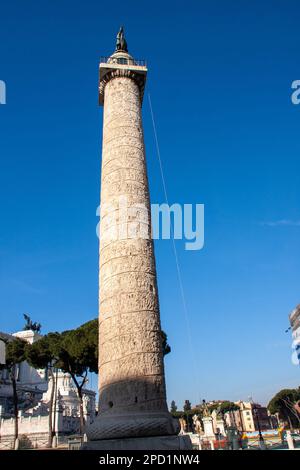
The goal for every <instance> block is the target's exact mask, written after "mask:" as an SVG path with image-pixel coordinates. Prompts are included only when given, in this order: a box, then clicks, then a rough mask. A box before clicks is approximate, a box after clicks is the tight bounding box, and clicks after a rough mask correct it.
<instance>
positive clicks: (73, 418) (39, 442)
mask: <svg viewBox="0 0 300 470" xmlns="http://www.w3.org/2000/svg"><path fill="white" fill-rule="evenodd" d="M14 337H18V338H22V339H23V340H25V341H27V342H29V343H31V344H32V343H33V342H35V341H37V340H38V339H39V338H41V335H40V334H38V333H36V332H34V331H32V330H25V331H20V332H17V333H14V334H13V335H8V334H6V333H1V332H0V363H1V364H5V346H6V343H7V341H13V340H14ZM55 378H56V387H55V399H54V406H53V422H54V424H55V433H56V435H57V436H60V437H63V436H67V435H70V434H75V433H78V431H79V422H80V407H79V399H78V396H77V391H76V387H75V385H74V383H73V380H72V378H71V376H70V375H69V374H66V373H64V372H61V371H57V372H56V373H55ZM51 388H52V383H51V377H50V378H49V377H48V374H47V370H46V369H34V368H33V367H31V366H30V365H29V364H28V363H27V362H26V361H24V362H22V363H21V364H19V365H18V366H17V392H18V399H19V419H18V423H19V436H20V437H21V436H26V439H27V440H28V442H29V443H31V445H32V447H43V446H46V445H47V436H48V423H49V401H50V392H51ZM95 395H96V394H95V392H94V391H93V390H88V389H87V388H84V389H83V411H84V419H85V422H86V423H88V424H89V423H91V422H92V421H93V420H94V417H95ZM13 434H14V413H13V389H12V382H11V379H10V376H9V371H8V370H7V369H5V368H3V369H0V449H7V448H10V445H11V443H12V442H13Z"/></svg>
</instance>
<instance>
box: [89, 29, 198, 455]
mask: <svg viewBox="0 0 300 470" xmlns="http://www.w3.org/2000/svg"><path fill="white" fill-rule="evenodd" d="M146 74H147V68H146V66H145V64H144V63H141V62H139V61H136V60H134V59H133V57H132V56H131V55H129V53H128V50H127V44H126V40H125V37H124V33H123V28H121V29H120V31H119V33H118V36H117V46H116V51H115V52H114V53H113V54H112V55H111V56H110V57H109V58H108V59H103V60H102V61H101V62H100V83H99V102H100V104H101V105H103V107H104V117H103V148H102V176H101V216H100V281H99V282H100V295H99V415H98V417H97V419H96V421H95V422H94V423H93V424H92V425H91V426H90V427H89V428H88V429H87V437H88V442H87V443H86V444H85V445H84V447H83V448H84V449H158V450H159V449H179V448H189V441H188V440H187V439H183V438H182V437H179V436H178V435H177V434H178V431H179V429H178V424H177V421H175V420H174V419H173V418H172V416H171V415H170V414H169V412H168V409H167V404H166V390H165V377H164V364H163V354H162V338H161V327H160V317H159V302H158V292H157V281H156V269H155V257H154V249H153V242H152V240H151V233H150V232H151V230H150V226H151V223H150V200H149V189H148V181H147V171H146V161H145V149H144V139H143V128H142V115H141V106H142V100H143V92H144V86H145V81H146Z"/></svg>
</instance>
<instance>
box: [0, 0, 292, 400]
mask: <svg viewBox="0 0 300 470" xmlns="http://www.w3.org/2000/svg"><path fill="white" fill-rule="evenodd" d="M299 14H300V5H299V2H297V1H292V0H291V1H283V0H282V1H258V0H257V1H233V0H231V1H230V0H218V1H216V0H206V1H196V0H194V1H192V0H186V1H184V2H183V1H174V0H173V1H163V2H161V1H160V2H158V1H152V2H146V1H141V0H139V1H137V0H131V1H128V2H124V1H122V2H121V1H119V0H114V1H112V2H99V1H86V2H82V1H80V2H79V1H78V0H72V1H70V0H62V1H59V2H58V1H49V0H48V1H42V2H40V1H39V2H38V1H33V0H28V1H26V2H24V1H23V0H19V1H16V0H11V1H10V2H5V3H4V2H2V5H1V20H2V21H1V28H0V52H1V54H0V79H1V80H5V81H6V84H7V104H6V105H5V106H0V155H1V169H0V192H1V198H0V203H1V231H0V263H1V264H0V314H1V322H0V330H2V331H7V332H13V331H16V330H18V329H20V328H21V327H22V326H23V318H22V314H23V313H24V312H27V313H29V314H30V315H31V316H32V318H33V319H34V320H38V321H40V322H41V323H42V325H43V331H44V332H47V331H51V330H63V329H69V328H72V327H75V326H77V325H79V324H81V323H83V322H85V321H87V320H89V319H91V318H94V317H96V316H97V296H98V277H97V276H98V254H97V252H98V240H97V238H96V234H95V227H96V224H97V222H98V220H97V217H96V207H97V205H98V203H99V189H100V188H99V187H100V157H101V150H100V149H101V126H102V109H101V108H99V107H98V104H97V99H98V98H97V80H98V62H99V57H100V56H101V55H109V54H110V53H111V52H112V51H113V49H114V41H115V35H116V32H117V30H118V28H119V26H120V24H124V26H125V30H126V37H127V41H128V45H129V50H130V52H131V53H132V54H133V55H134V56H135V57H136V58H141V59H143V58H145V59H147V61H148V65H149V74H148V82H147V93H148V92H149V93H151V98H152V104H153V108H154V113H155V116H156V122H157V131H158V138H159V143H160V148H161V155H162V160H163V166H164V170H165V176H166V184H167V189H168V192H169V199H170V202H172V203H173V202H179V203H204V204H205V217H206V226H205V247H204V249H203V250H201V251H198V252H192V251H190V252H188V251H185V250H184V244H183V242H177V247H178V254H179V259H180V265H181V270H182V277H183V283H184V290H185V295H186V299H187V307H188V316H189V322H190V324H191V335H192V348H191V347H190V346H189V340H188V334H187V326H186V321H185V316H184V311H183V307H182V301H181V297H180V292H179V286H178V280H177V274H176V266H175V260H174V255H173V252H172V244H171V242H170V241H158V242H156V254H157V268H158V275H159V279H158V281H159V292H160V303H161V317H162V324H163V328H164V329H165V330H166V332H167V333H168V336H169V341H170V344H171V346H172V353H171V354H170V355H169V356H168V357H167V358H166V361H165V362H166V375H167V390H168V399H169V401H170V400H171V399H175V400H176V401H177V402H178V405H179V406H180V405H181V404H182V402H183V400H184V399H186V398H188V399H190V400H191V401H192V402H193V403H196V402H199V400H200V399H202V398H206V399H207V400H208V399H222V398H223V399H231V400H236V399H240V398H242V399H247V398H248V396H249V395H252V396H253V398H254V399H255V400H260V401H262V402H266V401H268V399H269V398H270V397H271V395H272V394H273V393H274V392H276V391H277V390H278V389H280V388H281V387H291V386H296V385H299V383H300V380H299V379H300V368H299V367H296V366H294V365H292V363H291V337H290V334H285V332H284V331H285V329H286V328H287V326H288V313H289V312H290V311H291V310H292V309H293V308H294V307H295V305H296V304H297V303H299V302H300V289H299V278H300V257H299V254H300V253H299V252H300V226H299V221H300V163H299V161H300V160H299V154H300V139H299V126H300V106H295V105H292V103H291V100H290V94H291V89H290V87H291V82H292V81H293V80H296V79H300V66H299V46H300V29H299ZM146 98H147V95H146ZM143 114H144V127H145V141H146V147H147V159H148V171H149V178H150V190H151V197H152V201H153V202H158V203H161V202H164V196H163V189H162V183H161V177H160V172H159V164H158V160H157V156H156V152H155V145H154V136H153V130H152V127H151V119H150V111H149V105H148V101H147V99H146V100H145V101H144V106H143ZM282 220H286V221H289V222H288V223H285V224H282V223H280V221H282ZM193 363H194V364H195V367H193Z"/></svg>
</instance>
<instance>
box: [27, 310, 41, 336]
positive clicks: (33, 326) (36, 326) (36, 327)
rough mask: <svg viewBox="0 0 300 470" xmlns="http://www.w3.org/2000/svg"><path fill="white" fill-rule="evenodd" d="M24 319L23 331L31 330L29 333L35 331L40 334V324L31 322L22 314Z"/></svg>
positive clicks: (28, 317)
mask: <svg viewBox="0 0 300 470" xmlns="http://www.w3.org/2000/svg"><path fill="white" fill-rule="evenodd" d="M23 316H24V318H25V320H26V323H25V325H24V328H23V330H25V331H26V330H31V331H35V332H36V333H40V331H41V328H42V325H41V324H40V323H37V322H33V321H32V320H31V318H30V316H29V315H26V313H24V315H23Z"/></svg>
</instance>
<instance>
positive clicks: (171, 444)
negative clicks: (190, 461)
mask: <svg viewBox="0 0 300 470" xmlns="http://www.w3.org/2000/svg"><path fill="white" fill-rule="evenodd" d="M191 449H192V442H191V439H190V437H189V436H153V437H130V438H124V439H102V440H99V441H89V442H85V443H84V444H83V445H82V446H81V450H112V451H114V450H191Z"/></svg>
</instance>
